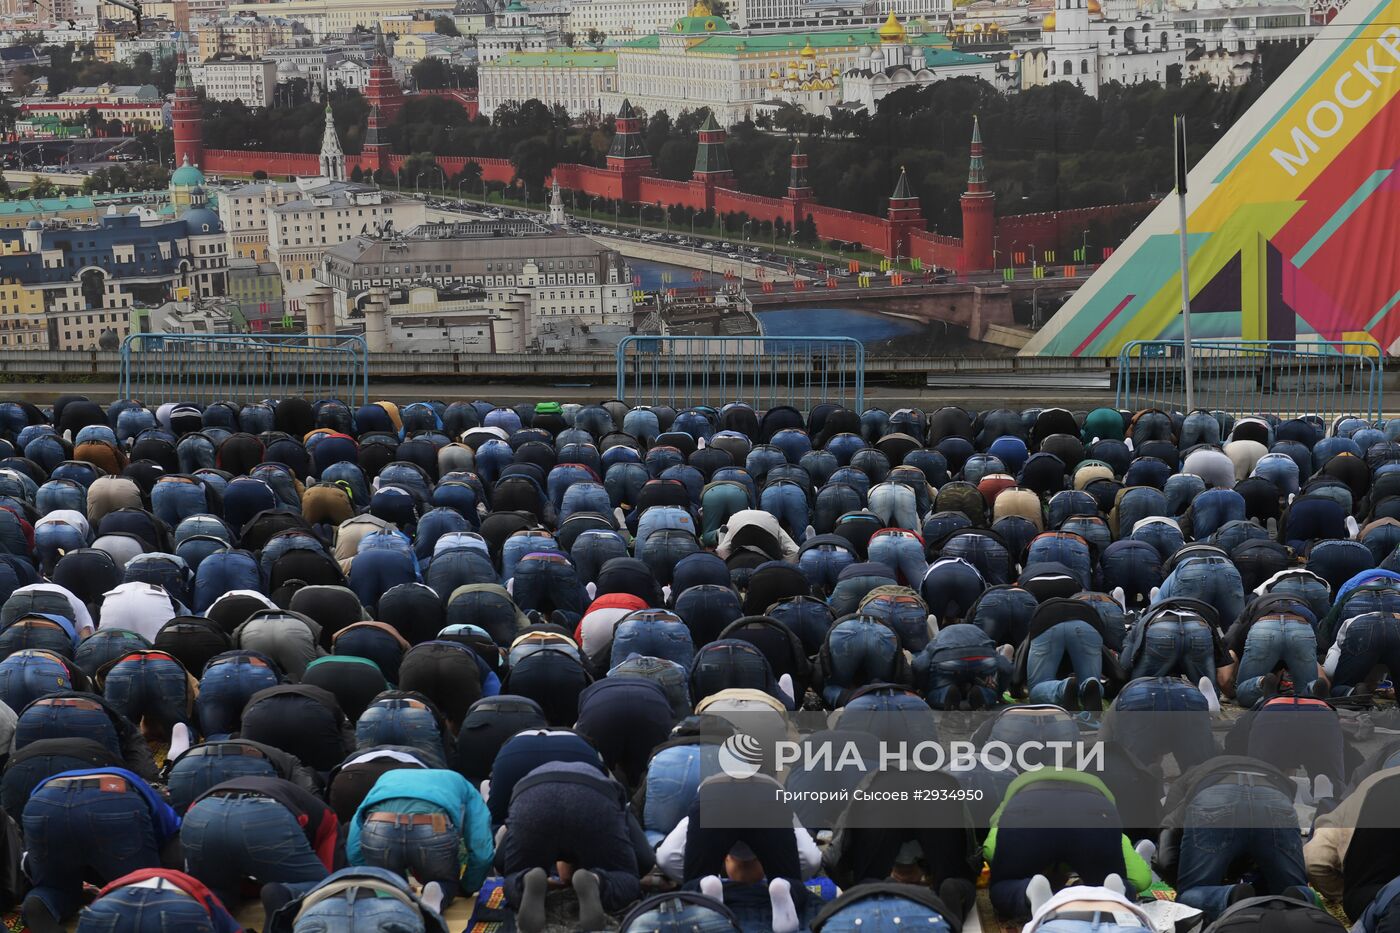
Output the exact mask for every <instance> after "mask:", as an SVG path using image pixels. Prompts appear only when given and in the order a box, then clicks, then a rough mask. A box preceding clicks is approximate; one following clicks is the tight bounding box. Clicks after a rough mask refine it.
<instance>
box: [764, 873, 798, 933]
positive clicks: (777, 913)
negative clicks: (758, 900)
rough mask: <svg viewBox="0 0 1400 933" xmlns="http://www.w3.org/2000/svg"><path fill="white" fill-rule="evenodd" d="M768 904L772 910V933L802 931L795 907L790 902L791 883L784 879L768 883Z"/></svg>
mask: <svg viewBox="0 0 1400 933" xmlns="http://www.w3.org/2000/svg"><path fill="white" fill-rule="evenodd" d="M768 903H769V904H770V905H771V907H772V908H773V933H797V931H798V930H800V929H802V924H801V922H799V921H798V919H797V905H796V904H794V903H793V902H792V882H790V881H788V880H787V879H786V878H774V879H773V880H772V881H770V882H768Z"/></svg>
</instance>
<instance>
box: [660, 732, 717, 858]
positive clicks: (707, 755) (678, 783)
mask: <svg viewBox="0 0 1400 933" xmlns="http://www.w3.org/2000/svg"><path fill="white" fill-rule="evenodd" d="M718 767H719V750H718V748H717V747H715V746H713V745H705V744H696V745H673V746H671V747H669V748H663V749H662V750H661V751H659V752H657V753H656V754H655V755H654V756H653V757H652V759H651V761H650V762H649V763H648V765H647V774H646V792H647V793H646V805H645V806H644V807H643V808H642V812H641V823H642V828H643V830H644V831H645V832H646V835H647V841H648V842H650V843H651V844H652V845H653V846H655V845H660V844H661V840H663V839H665V838H666V836H667V835H669V834H670V832H671V830H673V829H675V828H676V827H677V826H679V825H680V822H681V820H683V819H685V817H686V815H687V814H688V813H690V807H691V805H692V804H693V803H695V795H696V793H697V792H698V791H699V789H700V782H701V781H702V780H704V779H705V778H706V777H708V776H709V775H711V774H714V773H715V770H716V769H717V768H718Z"/></svg>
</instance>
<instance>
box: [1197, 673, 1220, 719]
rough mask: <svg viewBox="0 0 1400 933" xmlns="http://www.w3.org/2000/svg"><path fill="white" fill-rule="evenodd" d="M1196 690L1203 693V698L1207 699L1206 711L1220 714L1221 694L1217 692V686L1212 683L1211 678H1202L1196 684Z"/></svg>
mask: <svg viewBox="0 0 1400 933" xmlns="http://www.w3.org/2000/svg"><path fill="white" fill-rule="evenodd" d="M1196 689H1198V690H1200V691H1201V696H1203V697H1205V698H1206V709H1208V710H1210V711H1211V712H1212V713H1218V712H1220V694H1218V693H1216V692H1215V684H1213V683H1211V682H1210V678H1209V677H1202V678H1201V679H1200V682H1199V683H1197V684H1196Z"/></svg>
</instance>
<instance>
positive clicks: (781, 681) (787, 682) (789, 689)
mask: <svg viewBox="0 0 1400 933" xmlns="http://www.w3.org/2000/svg"><path fill="white" fill-rule="evenodd" d="M778 689H779V690H782V691H783V692H784V693H786V694H787V695H788V699H790V700H792V701H793V702H794V703H796V702H797V701H798V699H799V698H798V697H795V696H793V694H794V693H795V692H796V690H795V689H794V687H793V686H792V675H791V674H784V675H783V676H781V677H779V678H778Z"/></svg>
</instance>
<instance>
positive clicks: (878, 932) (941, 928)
mask: <svg viewBox="0 0 1400 933" xmlns="http://www.w3.org/2000/svg"><path fill="white" fill-rule="evenodd" d="M913 929H917V930H920V931H925V930H926V931H928V933H952V930H953V928H952V927H951V926H950V925H949V924H948V921H947V920H945V919H944V918H943V917H942V916H941V915H939V914H938V913H937V912H936V911H933V910H931V909H929V908H928V907H926V906H924V905H923V904H920V903H919V902H917V901H911V900H909V899H908V898H903V897H899V896H898V895H895V894H879V895H875V896H872V897H863V898H861V899H860V900H858V901H855V902H854V903H851V904H847V905H846V906H845V907H842V908H841V909H840V910H838V911H837V912H836V913H834V914H832V915H831V916H830V917H828V918H827V920H826V923H825V924H824V925H823V926H822V931H823V933H901V931H904V930H913Z"/></svg>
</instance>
